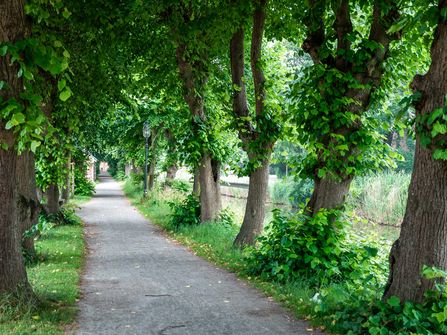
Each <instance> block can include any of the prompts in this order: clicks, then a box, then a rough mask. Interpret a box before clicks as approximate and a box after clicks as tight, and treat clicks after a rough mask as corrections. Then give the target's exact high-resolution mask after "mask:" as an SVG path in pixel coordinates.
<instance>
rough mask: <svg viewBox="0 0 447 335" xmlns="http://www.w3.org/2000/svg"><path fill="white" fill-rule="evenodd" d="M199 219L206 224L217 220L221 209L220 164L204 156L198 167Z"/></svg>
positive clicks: (206, 155)
mask: <svg viewBox="0 0 447 335" xmlns="http://www.w3.org/2000/svg"><path fill="white" fill-rule="evenodd" d="M199 179H200V208H201V212H200V219H201V221H202V222H208V221H212V220H215V219H217V216H218V214H219V212H220V210H221V208H222V200H221V195H220V163H219V162H217V161H215V160H213V159H212V158H211V157H210V156H209V155H208V154H204V156H203V158H202V160H201V162H200V167H199Z"/></svg>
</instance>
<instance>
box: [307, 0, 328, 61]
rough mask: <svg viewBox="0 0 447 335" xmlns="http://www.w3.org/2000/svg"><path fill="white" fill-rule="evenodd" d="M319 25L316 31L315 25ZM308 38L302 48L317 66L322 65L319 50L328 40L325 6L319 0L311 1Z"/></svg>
mask: <svg viewBox="0 0 447 335" xmlns="http://www.w3.org/2000/svg"><path fill="white" fill-rule="evenodd" d="M315 23H317V27H316V29H315V27H314V24H315ZM306 27H307V31H308V32H307V36H306V39H305V40H304V42H303V44H302V45H301V48H302V49H303V50H304V51H305V52H307V53H308V54H309V55H310V56H311V57H312V60H313V61H314V63H315V64H318V63H321V62H322V60H321V58H320V55H319V50H320V48H321V46H322V45H323V44H324V41H325V39H326V33H325V27H324V4H322V3H321V1H319V0H309V15H308V18H307V22H306Z"/></svg>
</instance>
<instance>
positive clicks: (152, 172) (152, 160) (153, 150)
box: [147, 130, 158, 191]
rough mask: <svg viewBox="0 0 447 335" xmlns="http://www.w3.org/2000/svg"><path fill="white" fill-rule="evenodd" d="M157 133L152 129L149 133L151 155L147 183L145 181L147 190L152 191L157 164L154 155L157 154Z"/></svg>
mask: <svg viewBox="0 0 447 335" xmlns="http://www.w3.org/2000/svg"><path fill="white" fill-rule="evenodd" d="M157 135H158V131H156V130H154V131H153V133H152V135H151V148H150V149H151V157H150V162H149V173H148V179H149V180H148V183H147V185H148V186H147V188H148V190H149V191H152V190H153V189H154V186H155V168H156V165H157V160H156V156H157Z"/></svg>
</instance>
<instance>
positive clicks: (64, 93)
mask: <svg viewBox="0 0 447 335" xmlns="http://www.w3.org/2000/svg"><path fill="white" fill-rule="evenodd" d="M70 97H71V91H70V89H65V90H64V91H62V92H61V94H59V99H61V100H62V101H64V102H65V101H67V100H68V99H70Z"/></svg>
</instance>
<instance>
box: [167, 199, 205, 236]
mask: <svg viewBox="0 0 447 335" xmlns="http://www.w3.org/2000/svg"><path fill="white" fill-rule="evenodd" d="M169 207H171V210H172V215H171V222H170V224H171V226H172V227H173V228H174V229H178V228H179V227H180V226H194V225H198V224H200V202H199V199H197V197H196V196H195V195H193V194H190V195H188V196H187V197H186V199H185V200H183V201H181V202H169Z"/></svg>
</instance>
